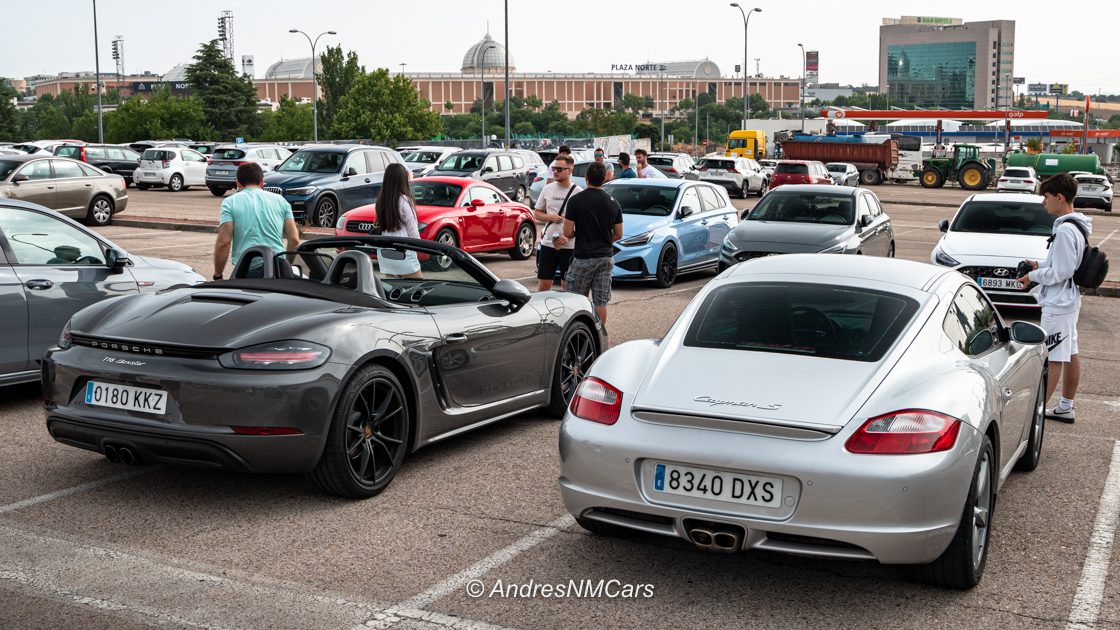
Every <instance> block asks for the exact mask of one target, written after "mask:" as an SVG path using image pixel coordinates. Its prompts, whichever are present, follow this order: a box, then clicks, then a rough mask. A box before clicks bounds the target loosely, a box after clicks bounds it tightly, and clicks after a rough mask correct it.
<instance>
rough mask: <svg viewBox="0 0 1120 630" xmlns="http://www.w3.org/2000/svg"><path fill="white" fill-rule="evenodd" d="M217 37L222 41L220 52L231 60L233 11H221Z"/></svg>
mask: <svg viewBox="0 0 1120 630" xmlns="http://www.w3.org/2000/svg"><path fill="white" fill-rule="evenodd" d="M218 39H219V40H220V41H221V42H222V52H224V53H225V55H226V57H228V58H229V60H230V61H233V11H222V15H221V17H219V18H218Z"/></svg>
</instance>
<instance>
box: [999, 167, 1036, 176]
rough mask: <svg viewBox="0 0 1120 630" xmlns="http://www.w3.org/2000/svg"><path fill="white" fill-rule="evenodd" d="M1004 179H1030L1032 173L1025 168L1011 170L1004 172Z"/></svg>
mask: <svg viewBox="0 0 1120 630" xmlns="http://www.w3.org/2000/svg"><path fill="white" fill-rule="evenodd" d="M1003 176H1004V177H1030V176H1031V172H1030V171H1028V170H1027V169H1025V168H1009V169H1007V170H1006V171H1004V172H1003Z"/></svg>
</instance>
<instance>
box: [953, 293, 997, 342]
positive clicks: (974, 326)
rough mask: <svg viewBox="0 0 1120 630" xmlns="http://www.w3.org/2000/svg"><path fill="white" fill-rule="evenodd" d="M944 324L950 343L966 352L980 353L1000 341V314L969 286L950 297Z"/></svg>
mask: <svg viewBox="0 0 1120 630" xmlns="http://www.w3.org/2000/svg"><path fill="white" fill-rule="evenodd" d="M943 327H944V329H945V334H946V335H947V336H948V337H949V340H950V341H952V342H953V345H954V346H955V347H956V348H957V349H958V350H960V351H961V352H963V353H965V354H968V355H977V354H983V353H984V352H987V351H988V350H989V349H991V348H992V347H993V345H996V344H998V343H999V327H1000V326H999V317H997V316H996V311H995V309H994V308H992V305H991V304H990V303H989V302H988V300H987V299H985V298H984V296H983V295H981V294H980V291H979V290H978V289H977V288H976V287H974V286H971V285H969V286H966V287H963V288H962V289H961V290H960V291H959V292H958V293H957V296H956V297H955V298H953V303H952V304H950V305H949V312H948V313H947V314H946V315H945V322H944V323H943ZM984 332H987V333H988V335H984V334H983V333H984Z"/></svg>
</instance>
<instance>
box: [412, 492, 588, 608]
mask: <svg viewBox="0 0 1120 630" xmlns="http://www.w3.org/2000/svg"><path fill="white" fill-rule="evenodd" d="M575 522H576V519H574V518H572V516H571V515H570V514H565V515H564V516H562V517H560V518H558V519H556V520H555V521H552V522H551V523H549V524H548V525H545V526H544V527H542V528H540V529H538V530H536V531H534V532H532V533H530V534H529V535H528V536H525V537H524V538H522V539H521V540H518V541H516V542H514V543H513V544H512V545H510V546H508V547H506V548H504V549H499V550H498V551H495V552H494V553H492V554H490V555H489V556H486V557H485V558H483V559H482V560H479V561H478V562H476V563H474V564H472V565H471V566H469V567H467V568H466V569H464V570H462V571H460V572H458V573H456V574H455V575H453V576H451V577H449V578H447V579H446V580H444V581H442V582H440V583H439V584H436V585H435V586H433V587H431V588H429V589H428V590H426V591H424V592H423V593H420V594H419V595H416V596H414V597H412V598H410V599H408V600H407V601H404V602H401V604H400V605H399V606H396V607H395V608H402V609H410V608H411V609H416V608H424V607H426V606H428V605H430V604H431V603H432V602H435V601H437V600H440V599H443V598H444V597H446V596H447V595H449V594H451V593H453V592H454V591H456V590H458V589H460V588H463V585H464V584H466V583H467V582H469V581H471V580H473V579H476V578H478V577H481V576H483V575H486V574H487V573H489V572H490V571H492V570H494V569H496V568H498V567H500V566H502V565H503V564H505V563H507V562H509V561H510V560H513V559H514V558H516V557H517V556H519V555H520V554H521V553H522V552H524V551H527V550H529V549H532V548H533V547H535V546H537V545H539V544H540V543H542V542H544V541H546V540H548V539H549V538H552V537H553V536H555V535H556V534H559V533H560V532H561V531H563V530H564V529H566V528H568V527H571V526H572V525H574V524H575Z"/></svg>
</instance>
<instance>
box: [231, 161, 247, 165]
mask: <svg viewBox="0 0 1120 630" xmlns="http://www.w3.org/2000/svg"><path fill="white" fill-rule="evenodd" d="M244 163H245V161H244V160H240V161H239V160H234V161H233V165H234V166H241V165H242V164H244Z"/></svg>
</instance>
